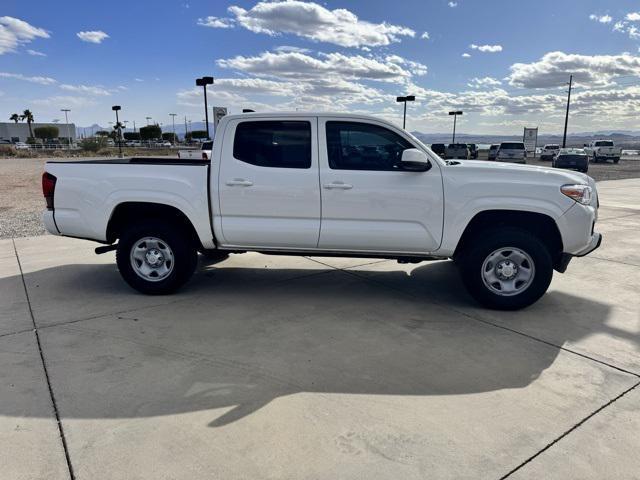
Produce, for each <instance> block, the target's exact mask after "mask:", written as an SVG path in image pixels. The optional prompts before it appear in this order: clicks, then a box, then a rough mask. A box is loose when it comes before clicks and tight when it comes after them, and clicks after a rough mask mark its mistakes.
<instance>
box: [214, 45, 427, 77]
mask: <svg viewBox="0 0 640 480" xmlns="http://www.w3.org/2000/svg"><path fill="white" fill-rule="evenodd" d="M397 58H401V57H397ZM217 64H218V66H220V67H222V68H229V69H234V70H239V71H242V72H244V73H249V74H253V75H262V76H270V77H278V78H324V77H326V76H327V75H332V76H336V77H343V78H347V79H360V78H362V79H368V80H379V81H398V80H402V79H405V78H409V77H411V75H412V73H411V71H410V70H408V69H405V68H404V67H403V66H402V65H400V64H399V63H398V62H397V61H396V62H394V61H386V62H384V63H383V62H381V61H378V60H376V59H373V58H366V57H363V56H361V55H353V56H348V55H343V54H341V53H329V54H321V56H320V58H319V57H312V56H310V55H306V54H302V53H297V52H284V53H272V52H264V53H262V54H260V55H257V56H254V57H243V56H240V55H239V56H237V57H233V58H230V59H220V60H218V61H217ZM419 65H420V64H417V63H416V68H419ZM423 67H424V66H423ZM424 68H425V69H426V67H424Z"/></svg>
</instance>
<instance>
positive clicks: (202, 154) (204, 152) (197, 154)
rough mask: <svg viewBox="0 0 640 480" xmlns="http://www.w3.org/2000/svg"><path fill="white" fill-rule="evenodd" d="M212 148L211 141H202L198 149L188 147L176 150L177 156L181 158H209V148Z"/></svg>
mask: <svg viewBox="0 0 640 480" xmlns="http://www.w3.org/2000/svg"><path fill="white" fill-rule="evenodd" d="M212 149H213V142H212V141H208V142H203V143H202V145H200V148H199V149H195V148H189V149H184V150H178V158H180V159H182V160H195V159H199V160H211V150H212Z"/></svg>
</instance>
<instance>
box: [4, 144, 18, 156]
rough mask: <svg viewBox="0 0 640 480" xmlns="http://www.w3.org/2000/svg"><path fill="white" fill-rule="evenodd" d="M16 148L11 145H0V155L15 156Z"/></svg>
mask: <svg viewBox="0 0 640 480" xmlns="http://www.w3.org/2000/svg"><path fill="white" fill-rule="evenodd" d="M15 156H16V149H15V148H13V147H12V146H11V145H0V157H15Z"/></svg>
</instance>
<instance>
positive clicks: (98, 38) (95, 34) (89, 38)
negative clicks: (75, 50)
mask: <svg viewBox="0 0 640 480" xmlns="http://www.w3.org/2000/svg"><path fill="white" fill-rule="evenodd" d="M76 35H77V37H78V38H79V39H80V40H82V41H83V42H89V43H102V42H103V41H104V40H105V39H107V38H109V35H107V34H106V33H105V32H103V31H102V30H94V31H87V32H78V33H76Z"/></svg>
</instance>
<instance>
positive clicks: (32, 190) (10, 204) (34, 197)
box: [0, 157, 640, 238]
mask: <svg viewBox="0 0 640 480" xmlns="http://www.w3.org/2000/svg"><path fill="white" fill-rule="evenodd" d="M57 160H60V159H57ZM70 160H73V159H70ZM45 161H46V159H44V158H2V159H0V238H11V237H27V236H31V235H44V234H45V231H44V228H43V227H42V223H41V221H40V214H41V212H42V209H43V207H44V200H43V198H42V193H41V190H40V188H41V187H40V176H41V174H42V171H43V169H44V163H45ZM528 163H529V164H531V165H544V166H550V164H549V162H541V161H540V160H538V159H529V160H528ZM589 175H591V176H592V177H593V178H594V179H596V180H597V181H600V180H617V179H622V178H640V157H623V158H622V160H620V163H619V164H617V165H614V164H612V163H607V164H602V163H600V164H591V165H590V166H589Z"/></svg>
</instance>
